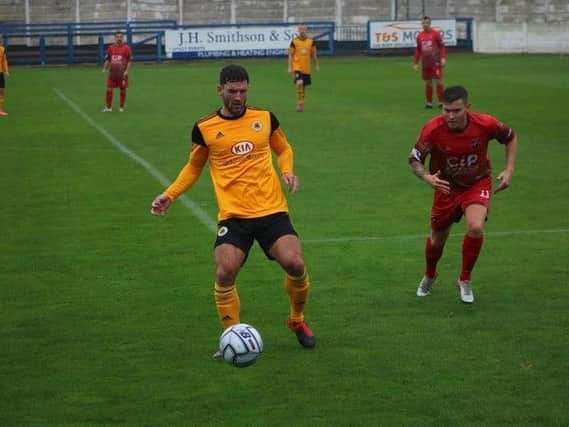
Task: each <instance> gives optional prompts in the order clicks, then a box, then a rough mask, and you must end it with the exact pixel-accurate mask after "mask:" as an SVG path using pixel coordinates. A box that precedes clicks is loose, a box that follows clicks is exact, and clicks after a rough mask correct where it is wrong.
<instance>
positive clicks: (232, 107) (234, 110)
mask: <svg viewBox="0 0 569 427" xmlns="http://www.w3.org/2000/svg"><path fill="white" fill-rule="evenodd" d="M225 108H227V110H228V111H229V112H230V113H231V114H233V115H234V116H240V115H241V114H243V111H244V110H245V101H242V102H235V101H229V102H228V103H227V104H225Z"/></svg>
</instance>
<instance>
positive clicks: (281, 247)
mask: <svg viewBox="0 0 569 427" xmlns="http://www.w3.org/2000/svg"><path fill="white" fill-rule="evenodd" d="M269 254H270V255H271V256H272V257H273V258H274V259H275V260H276V261H277V262H278V263H279V264H280V266H281V267H282V268H283V269H284V270H285V272H286V276H285V288H286V291H287V293H288V296H289V302H290V315H289V318H288V327H289V328H290V329H291V330H292V331H293V332H294V333H295V334H296V338H297V339H298V342H299V343H300V345H302V346H303V347H305V348H314V347H315V346H316V338H315V337H314V334H313V333H312V330H311V329H310V327H309V326H308V324H307V323H306V322H305V320H304V306H305V304H306V300H307V298H308V290H309V288H310V279H309V277H308V273H307V272H306V266H305V264H304V257H303V255H302V247H301V245H300V240H299V239H298V237H297V236H295V235H292V234H289V235H285V236H282V237H280V238H279V239H278V240H277V241H276V242H275V243H274V244H273V246H272V247H271V249H270V251H269Z"/></svg>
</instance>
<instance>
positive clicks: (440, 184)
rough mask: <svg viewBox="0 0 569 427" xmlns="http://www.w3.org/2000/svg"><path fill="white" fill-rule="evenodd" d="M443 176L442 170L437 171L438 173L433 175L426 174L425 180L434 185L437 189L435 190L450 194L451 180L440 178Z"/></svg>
mask: <svg viewBox="0 0 569 427" xmlns="http://www.w3.org/2000/svg"><path fill="white" fill-rule="evenodd" d="M440 176H441V171H440V170H439V171H437V173H434V174H433V175H429V174H427V175H425V176H424V178H425V181H427V183H428V184H429V185H430V186H431V187H433V188H434V189H435V191H440V192H441V193H443V194H449V193H450V182H448V181H445V180H444V179H441V178H440Z"/></svg>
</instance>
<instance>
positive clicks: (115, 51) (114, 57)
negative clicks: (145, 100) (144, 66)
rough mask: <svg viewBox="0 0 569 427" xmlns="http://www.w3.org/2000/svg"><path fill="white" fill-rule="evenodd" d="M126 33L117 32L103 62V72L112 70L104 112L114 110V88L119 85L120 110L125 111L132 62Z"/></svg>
mask: <svg viewBox="0 0 569 427" xmlns="http://www.w3.org/2000/svg"><path fill="white" fill-rule="evenodd" d="M123 37H124V34H123V32H122V31H117V32H116V33H115V42H114V43H113V44H112V45H110V46H109V47H108V48H107V56H106V57H105V63H104V64H103V71H102V72H103V74H104V73H106V72H107V69H109V70H110V72H109V78H108V80H107V93H106V103H105V109H104V110H103V112H109V111H113V108H112V105H113V89H114V88H116V87H118V88H120V90H121V95H120V104H119V111H121V112H122V111H124V103H125V101H126V88H127V87H128V72H129V70H130V64H131V63H132V52H131V50H130V47H129V46H128V45H127V44H126V43H124V42H123Z"/></svg>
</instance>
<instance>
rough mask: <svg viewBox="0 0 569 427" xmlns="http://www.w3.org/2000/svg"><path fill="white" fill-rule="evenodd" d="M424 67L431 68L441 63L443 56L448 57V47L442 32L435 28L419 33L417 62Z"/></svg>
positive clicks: (416, 50)
mask: <svg viewBox="0 0 569 427" xmlns="http://www.w3.org/2000/svg"><path fill="white" fill-rule="evenodd" d="M419 58H420V59H421V63H422V65H423V68H431V67H434V66H435V65H438V64H440V62H441V58H446V48H445V44H444V43H443V38H442V36H441V33H440V32H439V31H437V30H435V29H433V28H431V29H430V30H429V31H421V32H420V33H419V34H417V47H416V48H415V64H418V63H419Z"/></svg>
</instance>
